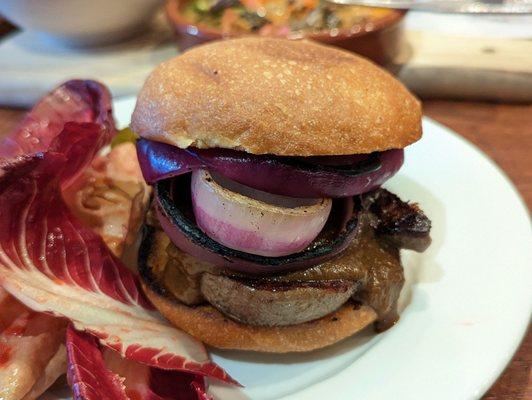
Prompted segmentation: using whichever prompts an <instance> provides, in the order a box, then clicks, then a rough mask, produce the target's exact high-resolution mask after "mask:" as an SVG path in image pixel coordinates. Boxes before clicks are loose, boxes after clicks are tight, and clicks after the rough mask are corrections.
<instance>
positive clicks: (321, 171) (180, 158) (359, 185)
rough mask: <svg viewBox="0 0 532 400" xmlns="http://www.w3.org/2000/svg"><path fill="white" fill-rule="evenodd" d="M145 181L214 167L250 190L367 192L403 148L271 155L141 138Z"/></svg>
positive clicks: (391, 169) (320, 194)
mask: <svg viewBox="0 0 532 400" xmlns="http://www.w3.org/2000/svg"><path fill="white" fill-rule="evenodd" d="M137 151H138V157H139V161H140V166H141V168H142V173H143V174H144V178H145V179H146V181H147V182H148V183H151V184H153V183H155V182H158V181H161V180H164V179H167V178H171V177H175V176H178V175H182V174H185V173H188V172H191V171H195V170H197V169H207V170H209V171H211V172H217V173H219V174H221V175H223V176H225V177H226V178H229V179H231V180H234V181H236V182H239V183H242V184H243V185H246V186H250V187H252V188H254V189H258V190H262V191H264V192H268V193H274V194H279V195H284V196H290V197H303V198H339V197H349V196H354V195H357V194H361V193H366V192H369V191H370V190H373V189H375V188H377V187H379V186H380V185H382V184H383V183H384V182H385V181H387V180H388V179H389V178H390V177H392V176H393V175H394V174H395V173H396V172H397V171H398V170H399V168H400V167H401V165H402V164H403V159H404V155H403V150H402V149H399V150H388V151H384V152H379V153H372V154H368V155H361V154H355V155H349V156H330V157H277V156H271V155H254V154H248V153H245V152H241V151H235V150H229V149H193V148H189V149H180V148H177V147H175V146H171V145H169V144H165V143H160V142H153V141H150V140H146V139H141V140H139V141H138V143H137Z"/></svg>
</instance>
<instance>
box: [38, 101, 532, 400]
mask: <svg viewBox="0 0 532 400" xmlns="http://www.w3.org/2000/svg"><path fill="white" fill-rule="evenodd" d="M134 102H135V100H134V99H132V98H128V99H125V100H120V101H117V102H116V103H115V115H116V118H117V119H118V121H119V124H120V125H121V126H123V125H127V124H128V122H129V118H130V115H131V112H132V110H133V106H134ZM423 123H424V132H425V133H424V137H423V139H422V140H421V141H420V142H418V143H416V144H414V145H413V146H411V147H409V148H408V149H407V150H406V162H405V165H404V166H403V168H402V169H401V171H400V172H399V174H398V175H397V176H396V177H394V178H393V179H392V180H391V181H390V182H389V184H388V185H387V187H389V188H390V189H391V190H393V191H394V192H395V193H397V194H399V195H400V196H401V197H402V198H403V199H406V200H412V201H416V202H419V203H420V205H421V207H422V208H423V210H425V212H426V213H427V214H428V216H429V217H430V218H431V219H432V222H433V231H432V237H433V244H432V245H431V247H430V248H429V250H428V251H427V252H425V253H423V254H417V253H413V252H404V253H403V256H404V257H403V260H404V264H405V274H406V278H407V284H406V286H405V289H404V290H403V293H402V299H401V307H403V308H404V310H403V311H402V314H401V319H400V321H399V323H398V324H397V325H396V326H395V327H393V328H392V329H390V330H388V331H387V332H385V333H383V334H380V335H374V334H373V333H372V332H371V331H370V330H367V331H366V332H365V333H364V334H363V335H362V336H355V337H354V338H351V339H348V340H346V341H344V342H343V343H340V344H338V345H335V346H332V347H330V348H328V349H324V350H321V351H317V352H314V353H310V354H301V355H264V354H252V353H239V352H231V351H213V353H212V354H213V358H214V360H215V361H216V362H218V363H219V364H221V365H222V366H223V367H224V368H226V369H227V370H228V372H229V373H230V374H231V375H232V376H233V377H235V378H236V379H237V380H239V381H240V382H241V383H242V384H243V385H245V387H246V388H245V389H243V390H238V393H236V392H235V391H233V390H232V391H231V394H230V395H227V394H226V396H224V395H223V393H224V390H225V389H224V388H220V387H213V391H214V393H215V394H216V395H217V396H216V398H219V399H224V400H225V399H229V400H238V399H253V400H266V399H285V400H289V399H290V400H315V399H319V400H324V399H341V400H342V399H346V400H347V399H364V400H377V399H378V400H380V399H382V400H390V399H393V400H417V399H419V400H426V399H430V400H439V399H441V400H449V399H452V400H466V399H467V400H469V399H478V398H480V397H481V396H482V394H483V393H484V392H485V391H487V389H488V388H489V387H490V386H491V385H492V384H493V382H494V381H495V379H496V378H497V377H498V376H499V374H500V373H501V372H502V370H503V369H504V367H505V366H506V364H507V363H508V361H509V360H510V359H511V357H512V355H513V353H514V352H515V350H516V349H517V347H518V345H519V343H520V341H521V339H522V337H523V335H524V333H525V330H526V328H527V326H528V322H529V317H530V313H531V311H532V297H531V296H530V287H532V251H531V250H532V248H531V246H530V239H531V230H530V220H529V214H528V211H527V210H526V207H525V206H524V204H523V202H522V201H521V199H520V197H519V195H518V193H517V192H516V190H515V188H514V187H513V186H512V184H511V183H510V182H509V180H508V178H506V176H505V175H504V174H503V173H502V172H501V171H500V170H499V169H498V168H497V167H496V166H495V165H494V164H493V162H492V161H491V160H489V159H488V158H487V157H486V156H485V155H484V154H482V153H481V152H480V151H479V150H477V149H476V148H475V147H473V146H472V145H471V144H470V143H468V142H466V141H465V140H463V139H462V138H460V137H459V136H458V135H456V134H454V133H453V132H452V131H450V130H448V129H446V128H444V127H443V126H441V125H438V124H437V123H435V122H434V121H432V120H430V119H428V118H425V119H424V121H423ZM63 393H65V392H63ZM45 398H46V399H58V398H65V397H58V396H56V395H53V394H50V395H48V396H46V397H45Z"/></svg>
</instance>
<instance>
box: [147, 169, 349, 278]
mask: <svg viewBox="0 0 532 400" xmlns="http://www.w3.org/2000/svg"><path fill="white" fill-rule="evenodd" d="M172 181H174V180H164V181H160V182H158V183H156V184H155V185H154V188H155V210H156V213H157V216H158V219H159V222H160V224H161V227H162V228H163V230H164V231H165V232H166V234H167V235H168V236H169V237H170V239H171V240H172V242H173V243H174V244H175V245H176V246H177V247H179V248H180V249H181V250H183V251H184V252H186V253H188V254H190V255H191V256H193V257H196V258H198V259H199V260H202V261H205V262H208V263H211V264H213V265H216V266H219V267H221V268H226V269H228V270H232V271H238V272H241V273H245V274H248V275H266V274H275V273H279V272H286V271H293V270H297V269H304V268H309V267H311V266H314V265H317V264H320V263H322V262H324V261H327V260H330V259H331V258H333V257H335V256H337V255H338V254H339V253H341V252H342V251H343V250H345V249H346V248H347V247H348V246H349V245H350V244H351V243H352V242H353V240H354V239H355V238H356V236H357V234H358V232H359V224H358V217H357V216H356V215H354V214H353V208H349V207H347V206H346V204H347V203H349V201H350V200H352V199H341V200H335V203H336V204H333V210H332V212H331V216H330V218H329V221H328V222H327V224H329V222H330V223H331V224H333V225H334V228H331V229H327V226H326V228H325V229H324V230H323V231H322V234H324V232H326V233H329V234H330V233H331V232H332V231H334V232H335V234H334V235H332V236H333V237H332V238H327V237H322V234H320V235H319V236H318V238H317V239H316V240H315V241H314V242H313V243H312V244H311V245H310V246H309V247H308V248H307V249H306V250H305V251H302V252H299V253H296V254H291V255H288V256H282V257H265V256H260V255H254V254H249V253H244V252H242V251H238V250H233V249H230V248H228V247H226V246H223V245H221V244H220V243H218V242H216V241H215V240H213V239H211V238H210V237H208V236H207V235H206V234H205V233H204V232H203V231H201V229H199V228H198V226H197V225H196V224H195V223H194V222H193V221H192V220H191V219H189V218H188V217H187V216H186V215H185V212H184V210H183V208H184V207H185V205H184V204H180V203H187V202H188V203H189V202H190V198H189V196H190V183H189V180H186V179H183V180H182V181H181V179H180V182H177V183H178V184H179V197H180V199H174V196H173V195H172ZM181 197H186V199H183V198H181ZM346 202H347V203H346ZM351 204H352V203H351ZM188 206H190V204H188ZM335 210H336V211H335ZM339 210H341V211H340V212H341V215H338V211H339ZM346 215H351V218H349V219H348V220H347V222H346V219H347V218H346Z"/></svg>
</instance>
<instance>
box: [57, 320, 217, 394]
mask: <svg viewBox="0 0 532 400" xmlns="http://www.w3.org/2000/svg"><path fill="white" fill-rule="evenodd" d="M67 349H68V360H69V365H70V367H69V370H68V380H69V383H70V385H71V386H72V388H73V389H74V398H75V399H76V400H106V399H113V400H115V399H116V400H126V399H127V400H174V399H175V400H212V399H211V398H210V397H209V396H208V395H207V394H206V391H205V383H204V381H203V378H202V377H199V376H197V375H192V374H187V373H183V372H179V371H165V370H161V369H157V368H152V367H148V366H146V365H143V364H140V363H136V362H134V361H130V360H127V359H125V358H122V357H120V355H118V353H116V352H115V351H113V350H109V349H105V348H101V347H100V345H99V344H98V341H97V340H96V339H95V338H94V337H93V336H91V335H89V334H87V333H83V332H79V331H76V330H75V329H74V328H73V327H72V326H70V327H69V329H68V333H67Z"/></svg>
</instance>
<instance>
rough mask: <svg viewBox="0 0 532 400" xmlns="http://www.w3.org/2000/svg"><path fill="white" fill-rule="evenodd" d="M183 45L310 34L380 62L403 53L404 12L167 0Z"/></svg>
mask: <svg viewBox="0 0 532 400" xmlns="http://www.w3.org/2000/svg"><path fill="white" fill-rule="evenodd" d="M166 13H167V16H168V20H169V22H170V25H171V26H172V28H173V29H174V32H175V34H176V40H177V43H178V45H179V47H180V48H181V49H182V50H183V49H186V48H189V47H192V46H195V45H198V44H201V43H205V42H208V41H211V40H217V39H222V38H230V37H237V36H242V35H249V34H258V35H264V36H277V37H286V38H289V39H301V38H307V39H312V40H316V41H319V42H322V43H327V44H331V45H334V46H338V47H341V48H344V49H347V50H351V51H354V52H356V53H358V54H361V55H363V56H365V57H368V58H370V59H372V60H373V61H375V62H377V63H378V64H381V65H387V64H390V63H391V62H392V61H393V60H394V59H395V58H396V57H397V55H398V54H399V51H400V48H401V44H402V43H401V41H402V37H403V36H402V33H403V25H402V21H403V19H404V15H405V12H403V11H397V10H391V9H384V8H373V7H361V6H343V5H336V4H332V3H329V2H327V1H324V0H167V1H166Z"/></svg>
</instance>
